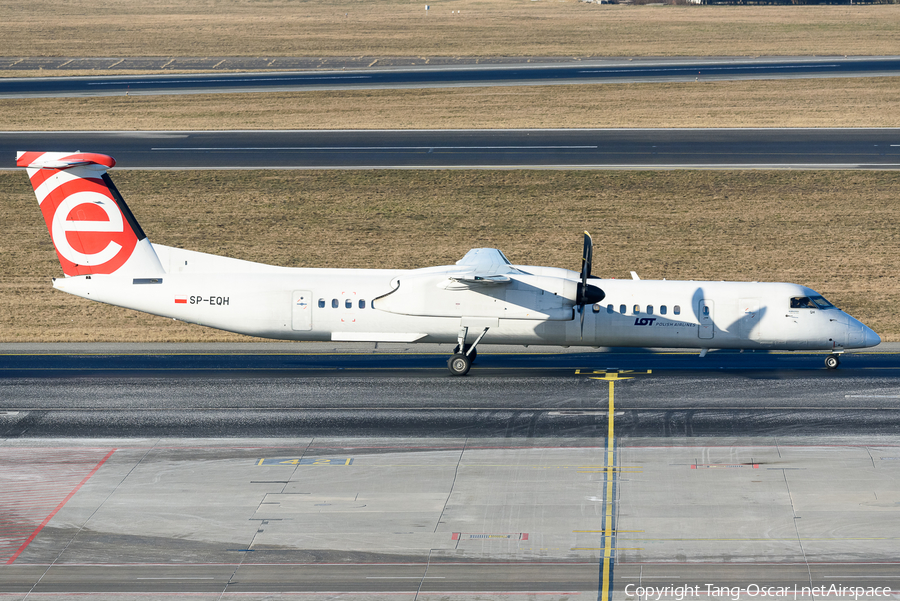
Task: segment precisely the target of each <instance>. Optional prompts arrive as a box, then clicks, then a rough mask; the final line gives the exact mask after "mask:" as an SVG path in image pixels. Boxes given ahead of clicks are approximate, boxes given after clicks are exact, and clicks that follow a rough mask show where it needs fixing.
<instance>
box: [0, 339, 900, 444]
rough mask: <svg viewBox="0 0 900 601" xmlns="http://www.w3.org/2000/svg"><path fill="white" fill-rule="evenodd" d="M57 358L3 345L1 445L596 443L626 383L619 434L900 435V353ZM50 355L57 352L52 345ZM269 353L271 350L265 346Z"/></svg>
mask: <svg viewBox="0 0 900 601" xmlns="http://www.w3.org/2000/svg"><path fill="white" fill-rule="evenodd" d="M198 346H199V347H201V348H202V345H183V346H181V347H174V348H169V349H166V348H165V346H162V347H160V348H159V349H154V350H153V351H152V353H151V354H147V353H146V352H141V351H140V350H139V348H140V347H128V346H126V347H121V348H117V349H113V350H101V351H91V350H87V351H85V348H87V349H90V348H91V347H90V346H88V347H85V348H81V349H77V350H76V349H72V348H71V347H68V348H67V347H65V346H62V347H58V348H56V349H53V350H52V351H51V352H49V353H37V354H36V353H35V352H34V351H33V350H30V349H29V348H15V347H10V346H9V345H4V349H3V350H4V352H3V354H0V411H5V412H6V413H5V414H3V415H2V417H0V435H2V436H4V437H7V438H16V437H22V436H26V437H33V436H39V437H46V436H59V435H66V436H137V437H143V436H191V435H195V436H219V435H222V434H225V433H230V432H235V433H237V432H239V433H240V434H241V435H244V436H255V437H266V436H290V435H292V434H296V433H303V434H305V435H317V436H318V435H324V436H360V435H363V436H384V435H389V436H415V437H442V436H446V435H447V433H448V432H453V433H454V434H455V435H465V436H477V437H503V438H516V437H519V436H526V437H528V438H532V437H551V438H565V437H595V436H598V435H600V434H602V433H603V431H604V428H605V427H606V424H607V415H606V413H605V411H604V410H603V405H602V402H600V403H599V404H598V399H601V400H602V399H603V397H604V391H605V386H606V380H605V379H604V378H607V377H608V376H607V374H614V375H616V377H617V378H619V379H621V384H620V389H621V390H622V391H623V393H624V392H627V396H625V397H624V398H620V402H619V405H618V411H619V413H618V414H617V422H618V423H617V427H618V428H619V433H620V435H623V436H624V435H628V436H638V437H641V436H664V437H678V436H688V437H703V436H722V435H731V434H734V433H735V432H741V433H742V434H743V435H746V436H773V435H780V434H785V433H787V434H801V433H805V434H821V433H845V434H851V433H855V434H881V433H883V434H890V433H893V432H895V431H896V429H897V427H898V425H900V403H898V400H900V394H898V392H897V390H898V389H900V362H898V360H897V358H898V351H900V349H897V348H894V346H892V345H882V347H880V348H879V349H878V350H875V351H867V352H859V353H848V354H846V355H845V356H844V358H843V359H842V361H841V366H840V368H839V369H837V370H834V371H831V370H827V369H825V368H824V364H823V358H824V357H825V354H822V353H797V352H794V353H750V352H747V353H739V352H723V351H719V352H716V351H712V352H710V353H709V354H708V355H707V356H706V357H703V358H700V357H698V356H697V353H696V352H678V351H665V350H660V351H657V352H652V351H646V350H637V351H635V350H629V349H607V350H605V351H594V352H590V351H587V352H585V351H580V352H572V351H574V350H575V349H569V351H568V352H554V351H553V350H552V349H549V348H548V349H543V350H542V349H540V348H538V349H534V350H530V351H525V352H523V349H521V348H517V349H515V350H513V348H511V347H500V348H498V349H495V350H493V352H492V350H491V347H489V346H486V347H484V349H483V350H482V352H481V353H479V356H478V359H477V361H476V363H475V365H474V367H473V368H472V371H471V372H470V375H469V376H467V377H464V378H455V377H452V376H449V374H448V372H447V368H446V360H447V358H448V357H449V353H450V348H449V346H448V345H443V346H445V347H446V348H443V349H441V348H440V347H441V346H442V345H426V346H427V347H429V348H426V349H424V352H423V351H420V350H415V349H414V348H412V349H411V348H409V347H405V348H404V347H403V346H402V345H395V347H394V348H390V345H389V346H388V348H387V349H374V348H372V345H357V348H352V347H351V348H348V349H331V348H329V347H328V345H325V347H324V348H323V347H322V346H321V345H319V348H318V349H317V348H316V347H317V345H316V344H300V345H295V344H281V343H269V344H264V345H263V346H262V347H261V348H257V352H252V348H253V347H254V346H256V345H250V347H246V346H244V347H243V348H242V346H241V345H237V346H229V345H225V346H223V347H220V348H217V349H210V350H208V351H203V352H198ZM51 348H52V347H51ZM264 349H265V350H264Z"/></svg>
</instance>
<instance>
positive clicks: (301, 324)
mask: <svg viewBox="0 0 900 601" xmlns="http://www.w3.org/2000/svg"><path fill="white" fill-rule="evenodd" d="M282 302H283V301H282ZM291 307H292V308H291V328H292V329H294V330H301V331H302V330H311V329H312V292H310V291H309V290H294V292H293V293H292V294H291Z"/></svg>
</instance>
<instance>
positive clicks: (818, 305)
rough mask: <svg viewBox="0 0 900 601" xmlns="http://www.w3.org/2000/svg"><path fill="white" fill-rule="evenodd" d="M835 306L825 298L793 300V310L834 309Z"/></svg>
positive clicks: (808, 297)
mask: <svg viewBox="0 0 900 601" xmlns="http://www.w3.org/2000/svg"><path fill="white" fill-rule="evenodd" d="M832 308H834V305H832V304H831V303H829V302H828V301H827V300H825V297H823V296H795V297H794V298H792V299H791V309H832Z"/></svg>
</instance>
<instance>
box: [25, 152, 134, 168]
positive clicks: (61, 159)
mask: <svg viewBox="0 0 900 601" xmlns="http://www.w3.org/2000/svg"><path fill="white" fill-rule="evenodd" d="M89 165H96V166H97V167H99V168H100V169H99V170H100V171H106V170H107V169H111V168H113V167H115V165H116V160H115V159H114V158H112V157H111V156H106V155H105V154H97V153H95V152H23V151H20V152H18V153H16V166H17V167H26V168H28V169H70V168H72V167H86V166H89Z"/></svg>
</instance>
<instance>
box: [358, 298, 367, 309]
mask: <svg viewBox="0 0 900 601" xmlns="http://www.w3.org/2000/svg"><path fill="white" fill-rule="evenodd" d="M359 308H360V309H365V308H366V301H364V300H363V299H359Z"/></svg>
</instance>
